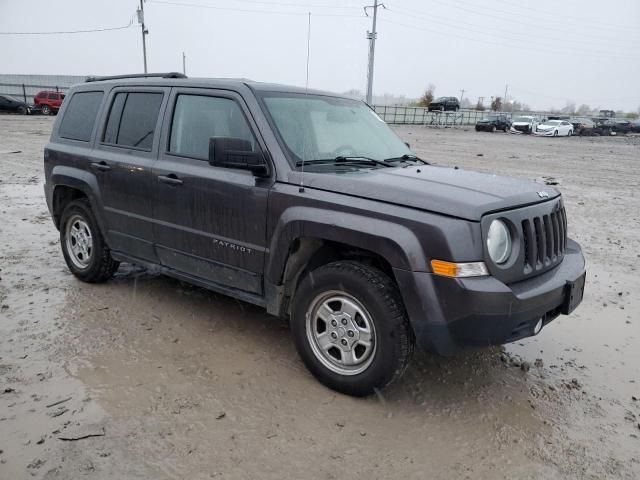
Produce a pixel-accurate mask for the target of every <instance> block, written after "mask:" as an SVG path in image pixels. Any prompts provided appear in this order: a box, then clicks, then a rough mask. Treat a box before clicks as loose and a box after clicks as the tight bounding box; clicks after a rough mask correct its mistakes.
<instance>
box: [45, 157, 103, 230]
mask: <svg viewBox="0 0 640 480" xmlns="http://www.w3.org/2000/svg"><path fill="white" fill-rule="evenodd" d="M50 182H51V184H52V185H53V188H52V189H51V208H52V211H53V208H54V204H53V199H54V198H55V191H56V189H57V188H58V187H69V188H73V189H75V190H79V191H81V192H82V193H84V195H86V197H87V198H88V199H89V204H90V205H91V210H92V211H93V214H94V215H95V217H96V221H97V223H98V227H99V228H100V231H101V233H102V236H103V237H104V239H105V241H106V240H107V235H106V232H107V228H106V223H105V220H104V218H105V217H104V210H103V208H102V195H101V192H100V186H99V185H98V179H97V178H96V176H95V175H93V174H92V173H90V172H87V171H86V170H82V169H80V168H76V167H69V166H65V165H57V166H55V167H53V170H52V171H51V179H50Z"/></svg>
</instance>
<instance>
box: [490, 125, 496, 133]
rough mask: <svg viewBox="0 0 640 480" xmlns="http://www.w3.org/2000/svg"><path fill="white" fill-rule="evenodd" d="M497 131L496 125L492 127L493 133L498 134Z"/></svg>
mask: <svg viewBox="0 0 640 480" xmlns="http://www.w3.org/2000/svg"><path fill="white" fill-rule="evenodd" d="M496 130H497V129H496V126H495V125H492V126H491V133H495V132H496Z"/></svg>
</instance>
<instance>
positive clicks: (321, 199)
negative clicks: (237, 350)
mask: <svg viewBox="0 0 640 480" xmlns="http://www.w3.org/2000/svg"><path fill="white" fill-rule="evenodd" d="M136 77H137V78H136ZM44 168H45V173H46V184H45V191H46V199H47V203H48V207H49V210H50V212H51V215H52V218H53V222H54V224H55V226H56V227H57V228H58V229H59V231H60V241H61V246H62V253H63V255H64V258H65V260H66V263H67V265H68V267H69V269H70V270H71V272H73V274H74V275H75V276H76V277H78V278H79V279H80V280H83V281H86V282H104V281H106V280H108V279H109V278H110V277H111V276H112V275H113V274H114V272H116V270H117V269H118V265H119V263H120V262H129V263H133V264H138V265H141V266H145V267H147V268H153V269H156V270H158V269H159V270H160V271H161V272H163V273H165V274H167V275H170V276H172V277H175V278H177V279H180V280H183V281H187V282H190V283H193V284H196V285H200V286H202V287H205V288H208V289H211V290H214V291H216V292H220V293H223V294H226V295H229V296H231V297H234V298H237V299H240V300H243V301H246V302H249V303H253V304H256V305H259V306H262V307H264V308H265V309H266V311H267V312H268V313H270V314H272V315H274V316H277V317H282V318H286V319H288V321H289V323H290V326H291V331H292V337H293V340H294V342H295V345H296V347H297V349H298V352H299V354H300V356H301V358H302V360H303V361H304V363H305V364H306V366H307V367H308V368H309V370H310V371H311V372H312V373H313V375H315V376H316V377H317V378H318V379H319V380H320V381H321V382H323V383H324V384H325V385H327V386H329V387H331V388H333V389H335V390H338V391H340V392H344V393H347V394H351V395H368V394H371V393H372V392H374V391H375V390H376V389H380V388H383V387H385V386H386V385H388V384H389V383H390V382H392V381H394V380H396V379H397V378H399V377H400V376H401V375H402V373H403V372H404V370H405V368H406V366H407V364H408V363H409V360H410V358H411V355H412V352H413V350H414V344H416V343H417V344H418V346H420V347H422V348H424V349H428V350H433V351H436V352H438V353H440V354H444V355H449V354H452V353H454V352H455V351H457V350H458V349H460V348H462V347H468V346H483V345H490V344H502V343H505V342H512V341H514V340H517V339H520V338H523V337H527V336H531V335H535V334H537V333H538V332H539V331H540V329H541V328H543V327H544V326H545V325H547V324H548V323H549V322H551V321H552V320H553V319H555V318H556V317H557V316H558V315H560V314H569V313H570V312H571V311H573V309H574V308H576V306H577V305H578V304H579V303H580V302H581V300H582V295H583V289H584V280H585V262H584V258H583V256H582V252H581V249H580V246H579V245H578V244H577V243H576V242H574V241H572V240H571V239H569V238H568V237H567V216H566V214H565V208H564V205H563V200H562V197H561V195H560V193H559V192H558V191H556V190H555V189H553V188H550V187H543V186H541V185H538V184H535V183H532V182H528V181H523V180H516V179H511V178H504V177H498V176H495V175H487V174H481V173H474V172H469V171H464V170H461V169H457V168H455V169H454V168H447V167H440V166H434V165H430V164H429V163H427V162H426V161H424V160H421V159H420V158H418V157H417V156H416V155H414V154H413V153H412V151H411V150H410V149H409V147H408V146H407V145H406V144H405V143H404V142H402V141H401V140H400V139H399V138H398V137H397V136H396V134H395V133H394V132H393V131H392V130H391V129H390V128H389V127H388V126H387V125H386V124H385V123H384V122H383V121H382V120H381V119H380V118H379V117H378V116H377V115H376V113H375V112H374V111H373V110H372V109H370V108H369V107H368V106H367V105H366V104H365V103H363V102H360V101H356V100H352V99H349V98H345V97H342V96H339V95H334V94H331V93H325V92H319V91H307V90H305V89H300V88H294V87H285V86H281V85H271V84H265V83H257V82H250V81H244V80H218V79H187V78H185V77H184V76H183V75H180V74H164V75H163V74H157V75H147V76H128V77H108V78H106V77H103V78H94V79H89V80H88V81H87V82H86V83H84V84H82V85H76V86H75V87H73V88H72V89H71V90H70V91H69V94H68V96H67V99H66V101H65V103H64V104H63V105H62V108H61V110H60V114H59V115H58V117H57V119H56V121H55V125H54V127H53V132H52V135H51V141H50V143H49V144H48V145H47V146H46V148H45V151H44Z"/></svg>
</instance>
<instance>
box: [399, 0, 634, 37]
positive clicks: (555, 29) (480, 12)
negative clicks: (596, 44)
mask: <svg viewBox="0 0 640 480" xmlns="http://www.w3.org/2000/svg"><path fill="white" fill-rule="evenodd" d="M431 2H433V3H435V4H438V5H442V6H445V7H447V8H451V7H453V8H457V9H459V10H462V11H464V12H469V13H473V14H475V15H480V16H484V17H488V18H491V19H493V20H498V21H501V22H505V21H509V22H513V23H516V24H518V25H522V26H525V27H530V28H534V29H536V30H544V31H551V32H556V33H562V34H563V35H567V29H566V28H562V29H560V28H558V27H552V26H548V25H546V23H548V22H547V21H546V20H544V22H545V25H540V24H534V23H529V22H523V21H522V20H520V18H521V15H520V16H517V17H518V19H517V20H514V19H513V18H505V17H497V16H495V15H492V14H490V13H486V12H485V11H484V10H485V9H484V7H483V10H476V9H470V8H465V7H462V6H460V5H458V4H457V3H458V2H443V1H441V0H431ZM392 8H393V9H394V10H396V8H395V7H393V6H392ZM401 10H402V9H401ZM404 10H405V11H407V12H411V13H412V14H420V15H426V16H427V17H428V19H431V18H436V17H437V15H433V14H432V13H430V12H427V11H424V10H421V11H418V10H410V9H404ZM513 15H515V14H513ZM440 18H444V17H440ZM453 18H455V17H453ZM449 19H451V18H449ZM456 21H457V23H462V24H464V23H465V22H462V21H459V20H456ZM467 24H469V23H467ZM472 25H475V24H472ZM475 26H478V25H475ZM480 27H481V28H484V29H485V30H486V26H480ZM590 37H591V38H602V39H603V40H604V41H614V42H621V43H622V44H624V45H628V42H627V41H623V39H620V38H615V39H614V38H611V37H603V36H600V35H597V34H590ZM532 39H533V40H536V41H537V40H538V39H537V38H535V37H532ZM561 41H566V39H564V38H563V39H562V40H561ZM580 42H581V43H590V41H589V40H588V39H580ZM591 43H593V42H591Z"/></svg>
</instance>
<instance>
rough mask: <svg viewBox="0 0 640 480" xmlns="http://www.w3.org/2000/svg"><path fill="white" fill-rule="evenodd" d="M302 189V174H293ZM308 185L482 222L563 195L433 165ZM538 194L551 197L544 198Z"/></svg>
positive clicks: (321, 178) (320, 177)
mask: <svg viewBox="0 0 640 480" xmlns="http://www.w3.org/2000/svg"><path fill="white" fill-rule="evenodd" d="M289 181H290V182H291V183H293V184H296V185H299V184H300V172H299V171H293V172H290V174H289ZM304 185H305V187H307V188H317V189H320V190H326V191H330V192H336V193H341V194H344V195H350V196H354V197H362V198H370V199H373V200H378V201H381V202H387V203H392V204H396V205H403V206H407V207H412V208H417V209H420V210H425V211H430V212H434V213H442V214H444V215H449V216H453V217H459V218H464V219H467V220H473V221H479V220H480V219H481V217H482V216H483V215H484V214H486V213H489V212H495V211H499V210H506V209H511V208H516V207H520V206H524V205H530V204H533V203H540V202H543V201H546V200H549V199H552V198H555V197H557V196H559V195H560V193H559V192H558V191H557V190H555V189H554V188H551V187H548V186H546V185H540V184H538V183H534V182H531V181H528V180H519V179H516V178H510V177H501V176H498V175H491V174H486V173H478V172H472V171H468V170H462V169H454V168H449V167H438V166H433V165H421V166H412V167H406V168H401V167H397V168H381V169H373V170H372V169H362V170H358V171H356V172H349V173H344V174H334V173H315V172H309V171H306V172H305V173H304ZM538 192H546V193H547V194H548V197H546V196H545V197H544V198H541V197H540V195H539V193H538Z"/></svg>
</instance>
